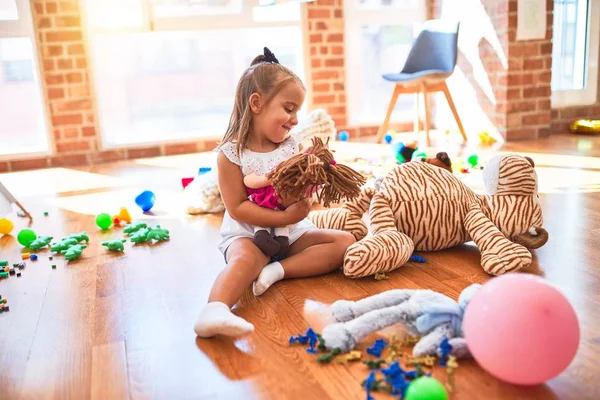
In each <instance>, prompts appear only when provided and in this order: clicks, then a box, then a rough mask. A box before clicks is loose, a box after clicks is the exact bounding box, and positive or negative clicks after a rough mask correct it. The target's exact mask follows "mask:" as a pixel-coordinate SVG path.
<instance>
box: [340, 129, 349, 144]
mask: <svg viewBox="0 0 600 400" xmlns="http://www.w3.org/2000/svg"><path fill="white" fill-rule="evenodd" d="M338 139H340V140H341V141H342V142H347V141H348V140H349V139H350V134H349V133H348V131H341V132H340V133H339V134H338Z"/></svg>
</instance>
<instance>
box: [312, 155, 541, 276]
mask: <svg viewBox="0 0 600 400" xmlns="http://www.w3.org/2000/svg"><path fill="white" fill-rule="evenodd" d="M534 167H535V165H534V162H533V160H532V159H531V158H529V157H522V156H518V155H500V156H496V157H494V158H492V159H491V160H490V161H489V163H488V165H487V166H486V168H485V169H484V181H485V186H486V193H485V194H483V195H479V194H476V193H475V192H473V191H472V190H471V189H470V188H469V187H468V186H466V185H465V184H464V183H462V182H461V181H460V180H459V179H458V178H457V177H456V176H454V175H453V174H452V173H451V172H449V171H448V170H446V169H444V168H439V167H436V166H433V165H431V164H429V163H425V162H409V163H406V164H402V165H400V166H398V167H396V168H394V169H393V170H392V171H390V172H389V173H388V174H387V175H386V176H385V177H384V179H383V180H382V182H381V184H380V186H379V188H378V190H376V191H374V190H373V189H364V190H369V192H368V193H366V194H365V195H364V196H361V199H362V203H361V205H364V201H365V199H367V198H371V202H370V205H369V209H368V211H369V218H370V227H371V230H372V235H371V236H367V237H362V238H361V236H362V234H363V233H364V232H366V226H365V228H364V229H363V228H362V227H361V228H360V229H358V230H357V229H356V226H360V224H359V223H356V225H354V226H353V229H355V231H352V230H350V231H351V232H352V233H354V234H355V237H356V238H357V239H359V238H360V239H361V240H359V241H358V242H356V243H355V244H353V245H352V246H350V248H348V251H347V252H346V255H345V258H344V267H343V269H344V274H345V275H346V276H348V277H351V278H360V277H364V276H369V275H372V274H375V273H378V272H379V273H381V272H390V271H392V270H395V269H397V268H399V267H401V266H402V265H403V264H404V263H406V262H407V261H408V259H409V258H410V256H411V255H412V253H413V252H414V251H415V250H417V251H436V250H443V249H447V248H451V247H454V246H457V245H460V244H462V243H465V242H468V241H471V240H472V241H474V242H475V244H476V245H477V246H478V248H479V250H480V252H481V266H482V268H483V269H484V270H485V271H486V272H487V273H489V274H492V275H500V274H504V273H507V272H512V271H516V270H519V269H521V268H523V267H525V266H527V265H529V264H530V263H531V259H532V256H531V253H530V252H529V250H527V249H528V248H529V249H534V248H538V247H541V246H543V245H544V244H545V243H546V241H547V240H548V233H547V232H546V231H545V230H544V229H543V228H542V227H541V226H542V224H543V217H542V210H541V206H540V203H539V196H538V194H537V175H536V172H535V168H534ZM344 207H346V208H344ZM351 207H353V206H352V205H344V206H342V208H341V210H339V211H338V209H333V210H327V211H320V212H319V214H318V225H317V226H319V227H321V228H332V229H340V227H341V226H344V228H343V229H346V227H348V226H349V225H348V223H347V222H346V221H347V219H348V216H349V215H350V214H351V215H352V217H351V219H352V220H353V221H355V222H356V221H357V220H360V216H358V215H357V214H358V213H359V212H361V210H362V206H361V207H354V209H353V210H354V211H353V212H352V213H351V212H350V211H349V210H348V208H351ZM340 214H341V215H340ZM343 216H346V220H344V219H343ZM315 217H316V216H315ZM361 222H362V221H361ZM355 232H359V233H360V234H357V233H355Z"/></svg>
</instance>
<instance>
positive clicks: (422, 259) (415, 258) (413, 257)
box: [408, 254, 427, 263]
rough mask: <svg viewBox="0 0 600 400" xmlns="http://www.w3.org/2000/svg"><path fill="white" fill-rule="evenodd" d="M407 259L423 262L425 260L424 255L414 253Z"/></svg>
mask: <svg viewBox="0 0 600 400" xmlns="http://www.w3.org/2000/svg"><path fill="white" fill-rule="evenodd" d="M408 260H409V261H414V262H418V263H424V262H425V261H427V260H426V259H425V257H421V256H418V255H416V254H413V255H412V256H410V258H409V259H408Z"/></svg>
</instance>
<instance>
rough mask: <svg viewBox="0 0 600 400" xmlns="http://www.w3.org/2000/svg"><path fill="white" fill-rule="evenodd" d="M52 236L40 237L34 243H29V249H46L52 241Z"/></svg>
mask: <svg viewBox="0 0 600 400" xmlns="http://www.w3.org/2000/svg"><path fill="white" fill-rule="evenodd" d="M52 238H53V237H52V236H38V237H37V238H36V239H35V240H34V241H33V242H31V243H29V246H27V247H29V248H30V249H31V250H39V249H41V248H43V247H46V246H48V245H49V244H50V242H51V241H52Z"/></svg>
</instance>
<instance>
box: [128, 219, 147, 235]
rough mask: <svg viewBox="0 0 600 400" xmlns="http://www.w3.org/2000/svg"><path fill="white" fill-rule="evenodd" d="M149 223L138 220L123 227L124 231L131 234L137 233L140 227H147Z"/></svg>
mask: <svg viewBox="0 0 600 400" xmlns="http://www.w3.org/2000/svg"><path fill="white" fill-rule="evenodd" d="M147 227H148V224H146V223H145V222H143V221H136V222H134V223H132V224H128V225H127V226H126V227H125V228H123V232H125V233H126V234H128V235H131V234H132V233H135V232H137V231H139V230H140V229H144V228H147Z"/></svg>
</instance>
